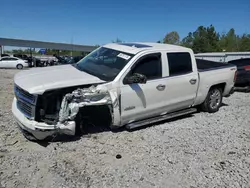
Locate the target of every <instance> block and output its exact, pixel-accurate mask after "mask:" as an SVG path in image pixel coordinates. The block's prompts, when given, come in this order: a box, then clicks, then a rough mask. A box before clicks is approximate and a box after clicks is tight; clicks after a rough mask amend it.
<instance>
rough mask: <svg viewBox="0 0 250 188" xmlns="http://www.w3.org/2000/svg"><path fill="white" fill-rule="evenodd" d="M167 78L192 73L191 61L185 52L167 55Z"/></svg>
mask: <svg viewBox="0 0 250 188" xmlns="http://www.w3.org/2000/svg"><path fill="white" fill-rule="evenodd" d="M167 57H168V67H169V76H177V75H183V74H188V73H190V72H192V61H191V57H190V54H189V53H187V52H176V53H167Z"/></svg>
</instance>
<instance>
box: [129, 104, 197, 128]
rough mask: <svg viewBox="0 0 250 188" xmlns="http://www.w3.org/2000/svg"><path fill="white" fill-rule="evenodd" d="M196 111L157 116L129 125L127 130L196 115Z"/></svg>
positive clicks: (194, 109) (188, 110) (190, 110)
mask: <svg viewBox="0 0 250 188" xmlns="http://www.w3.org/2000/svg"><path fill="white" fill-rule="evenodd" d="M196 111H197V109H196V108H189V109H185V110H180V111H177V112H172V113H170V114H166V115H163V116H157V117H153V118H150V119H145V120H142V121H137V122H132V123H130V124H127V125H126V128H127V129H134V128H137V127H141V126H144V125H147V124H151V123H156V122H159V121H163V120H167V119H171V118H175V117H178V116H183V115H187V114H192V113H195V112H196Z"/></svg>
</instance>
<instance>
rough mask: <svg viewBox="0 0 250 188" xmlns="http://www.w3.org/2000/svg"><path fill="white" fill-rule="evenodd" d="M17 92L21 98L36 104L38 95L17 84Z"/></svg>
mask: <svg viewBox="0 0 250 188" xmlns="http://www.w3.org/2000/svg"><path fill="white" fill-rule="evenodd" d="M15 94H16V95H18V96H19V97H20V98H21V99H23V100H25V101H27V102H29V103H31V104H35V102H36V97H35V96H34V95H32V94H30V93H29V92H27V91H25V90H23V89H22V88H20V87H18V86H17V85H15Z"/></svg>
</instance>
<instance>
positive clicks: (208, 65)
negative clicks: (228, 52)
mask: <svg viewBox="0 0 250 188" xmlns="http://www.w3.org/2000/svg"><path fill="white" fill-rule="evenodd" d="M196 64H197V68H198V71H199V72H204V71H210V70H215V69H223V68H229V67H234V65H232V64H228V63H219V62H215V61H208V60H204V59H196Z"/></svg>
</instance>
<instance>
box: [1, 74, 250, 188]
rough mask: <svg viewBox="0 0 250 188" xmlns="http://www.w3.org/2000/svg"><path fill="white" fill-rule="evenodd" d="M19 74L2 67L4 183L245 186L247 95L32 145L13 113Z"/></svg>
mask: <svg viewBox="0 0 250 188" xmlns="http://www.w3.org/2000/svg"><path fill="white" fill-rule="evenodd" d="M16 72H17V71H16V70H0V187H1V188H2V187H6V188H9V187H10V188H15V187H18V188H22V187H24V188H35V187H39V188H42V187H46V188H47V187H48V188H50V187H55V188H59V187H117V188H120V187H164V188H165V187H171V188H174V187H189V188H191V187H192V188H195V187H227V188H228V187H232V188H237V187H243V188H247V187H248V188H249V187H250V94H249V93H234V94H233V95H232V96H231V97H230V98H225V99H223V101H224V105H223V106H222V107H221V109H220V111H219V112H217V113H215V114H208V113H196V114H194V115H192V116H186V117H184V118H179V119H175V120H172V121H167V122H163V123H159V124H157V125H153V126H148V127H145V128H143V129H139V130H136V131H133V132H128V131H126V130H124V131H120V132H116V133H114V132H111V131H99V132H96V133H92V134H89V135H85V136H83V137H81V138H79V139H75V140H71V141H67V142H52V143H46V142H40V143H37V142H31V141H28V140H26V139H25V138H24V136H23V135H22V134H21V133H20V131H19V130H18V128H17V126H16V124H15V122H14V118H13V116H12V113H11V103H12V99H13V76H14V74H15V73H16Z"/></svg>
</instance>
